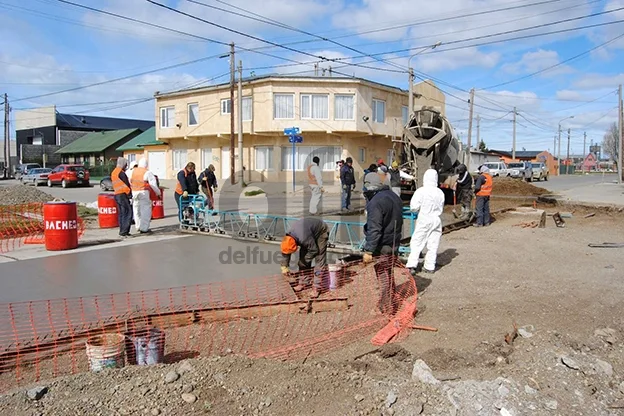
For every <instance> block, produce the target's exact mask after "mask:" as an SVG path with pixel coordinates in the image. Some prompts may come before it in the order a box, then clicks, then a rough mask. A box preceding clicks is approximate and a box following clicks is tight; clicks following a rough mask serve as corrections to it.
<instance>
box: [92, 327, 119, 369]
mask: <svg viewBox="0 0 624 416" xmlns="http://www.w3.org/2000/svg"><path fill="white" fill-rule="evenodd" d="M125 341H126V337H125V336H123V335H121V334H102V335H96V336H94V337H91V338H89V339H88V340H87V358H88V359H89V368H90V369H91V371H93V372H98V371H102V370H104V369H106V368H122V367H123V366H124V358H125V357H124V356H125V352H126V344H125Z"/></svg>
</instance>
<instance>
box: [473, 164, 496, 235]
mask: <svg viewBox="0 0 624 416" xmlns="http://www.w3.org/2000/svg"><path fill="white" fill-rule="evenodd" d="M492 183H493V181H492V175H490V169H489V168H488V167H487V166H485V165H483V166H481V167H480V168H479V176H478V177H477V180H476V181H475V194H476V195H477V223H476V224H475V227H487V226H488V225H490V196H491V195H492Z"/></svg>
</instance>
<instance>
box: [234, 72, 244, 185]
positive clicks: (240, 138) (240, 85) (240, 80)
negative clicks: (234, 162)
mask: <svg viewBox="0 0 624 416" xmlns="http://www.w3.org/2000/svg"><path fill="white" fill-rule="evenodd" d="M232 108H234V106H232ZM238 164H239V168H240V185H241V188H242V187H243V185H244V183H245V171H244V169H243V61H241V60H239V61H238Z"/></svg>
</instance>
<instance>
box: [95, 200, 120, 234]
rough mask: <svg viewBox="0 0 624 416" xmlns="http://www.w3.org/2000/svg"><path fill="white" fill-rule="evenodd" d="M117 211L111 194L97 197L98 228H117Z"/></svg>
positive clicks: (115, 202)
mask: <svg viewBox="0 0 624 416" xmlns="http://www.w3.org/2000/svg"><path fill="white" fill-rule="evenodd" d="M118 213H119V209H118V208H117V201H115V195H113V194H99V195H98V222H99V223H100V228H115V227H119V216H118V215H119V214H118Z"/></svg>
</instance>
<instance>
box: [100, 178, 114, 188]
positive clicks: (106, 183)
mask: <svg viewBox="0 0 624 416" xmlns="http://www.w3.org/2000/svg"><path fill="white" fill-rule="evenodd" d="M100 188H101V189H102V190H103V191H112V190H113V180H112V179H111V177H110V176H107V177H105V178H102V180H101V181H100Z"/></svg>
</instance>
